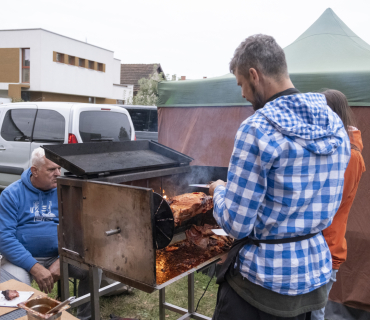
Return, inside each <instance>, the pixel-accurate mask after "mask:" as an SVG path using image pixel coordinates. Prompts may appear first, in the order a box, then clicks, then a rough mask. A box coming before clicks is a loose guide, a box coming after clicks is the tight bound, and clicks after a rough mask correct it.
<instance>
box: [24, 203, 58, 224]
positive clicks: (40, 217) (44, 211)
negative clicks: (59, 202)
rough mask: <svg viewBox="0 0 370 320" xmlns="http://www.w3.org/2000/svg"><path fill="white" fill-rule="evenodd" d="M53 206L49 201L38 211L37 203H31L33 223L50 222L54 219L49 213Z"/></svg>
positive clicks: (52, 214) (53, 215)
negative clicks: (33, 216)
mask: <svg viewBox="0 0 370 320" xmlns="http://www.w3.org/2000/svg"><path fill="white" fill-rule="evenodd" d="M52 205H53V202H52V201H49V202H48V204H47V205H42V206H41V210H40V205H39V201H34V202H33V207H31V208H30V212H31V213H33V214H34V215H35V218H34V221H50V220H53V218H55V217H56V215H55V214H54V213H52V212H51V207H52Z"/></svg>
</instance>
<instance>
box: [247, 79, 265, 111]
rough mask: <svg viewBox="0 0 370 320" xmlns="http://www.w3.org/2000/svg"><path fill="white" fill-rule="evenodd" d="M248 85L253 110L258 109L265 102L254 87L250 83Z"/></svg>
mask: <svg viewBox="0 0 370 320" xmlns="http://www.w3.org/2000/svg"><path fill="white" fill-rule="evenodd" d="M250 86H251V90H252V93H253V100H254V102H253V103H252V106H253V110H254V111H257V110H258V109H262V108H263V107H264V106H265V102H264V101H263V97H262V95H261V94H260V93H258V92H257V91H256V87H255V86H254V85H253V84H252V83H251V84H250Z"/></svg>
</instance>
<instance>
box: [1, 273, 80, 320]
mask: <svg viewBox="0 0 370 320" xmlns="http://www.w3.org/2000/svg"><path fill="white" fill-rule="evenodd" d="M7 289H11V290H17V291H33V292H34V295H33V296H32V297H31V298H30V299H33V298H35V297H36V296H46V294H45V293H43V292H41V291H39V290H36V289H34V288H32V287H31V286H29V285H27V284H25V283H22V282H20V281H18V280H16V279H15V277H13V276H12V275H11V274H10V273H9V272H6V271H5V270H4V269H0V291H2V290H7ZM15 319H21V320H27V314H26V311H25V310H23V309H19V308H8V307H0V320H15ZM62 320H78V319H77V318H76V317H74V316H72V315H71V314H70V313H68V312H67V311H63V312H62Z"/></svg>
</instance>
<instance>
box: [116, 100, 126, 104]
mask: <svg viewBox="0 0 370 320" xmlns="http://www.w3.org/2000/svg"><path fill="white" fill-rule="evenodd" d="M117 104H125V100H117Z"/></svg>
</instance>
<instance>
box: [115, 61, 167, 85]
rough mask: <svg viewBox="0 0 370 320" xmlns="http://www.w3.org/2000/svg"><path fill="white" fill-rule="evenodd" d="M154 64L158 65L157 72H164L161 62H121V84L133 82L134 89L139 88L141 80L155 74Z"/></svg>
mask: <svg viewBox="0 0 370 320" xmlns="http://www.w3.org/2000/svg"><path fill="white" fill-rule="evenodd" d="M154 66H158V68H157V73H161V72H162V73H163V70H162V67H161V65H160V63H150V64H121V84H133V85H134V91H137V90H139V88H140V86H139V84H138V82H139V80H140V79H142V78H150V77H151V76H152V75H153V69H154Z"/></svg>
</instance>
